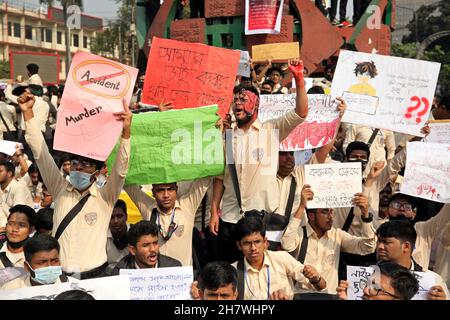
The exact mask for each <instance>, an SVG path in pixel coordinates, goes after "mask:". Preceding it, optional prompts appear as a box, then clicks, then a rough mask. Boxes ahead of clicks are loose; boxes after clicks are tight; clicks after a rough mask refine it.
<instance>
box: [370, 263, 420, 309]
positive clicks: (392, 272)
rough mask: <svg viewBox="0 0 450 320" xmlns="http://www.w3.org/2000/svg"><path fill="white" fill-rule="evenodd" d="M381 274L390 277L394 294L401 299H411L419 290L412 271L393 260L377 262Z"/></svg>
mask: <svg viewBox="0 0 450 320" xmlns="http://www.w3.org/2000/svg"><path fill="white" fill-rule="evenodd" d="M377 266H378V267H379V268H380V272H381V274H383V275H385V276H387V277H389V278H390V279H391V281H390V282H391V287H392V288H394V290H395V295H396V296H398V297H399V298H401V299H402V300H411V299H412V297H414V296H415V295H416V293H417V292H418V291H419V281H418V280H417V278H416V277H415V276H414V274H412V272H411V271H410V270H408V269H406V268H405V267H402V266H400V265H398V264H396V263H393V262H389V261H386V262H380V263H378V264H377Z"/></svg>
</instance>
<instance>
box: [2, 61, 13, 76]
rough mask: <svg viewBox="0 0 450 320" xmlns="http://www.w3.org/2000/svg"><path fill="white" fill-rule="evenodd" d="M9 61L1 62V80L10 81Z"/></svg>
mask: <svg viewBox="0 0 450 320" xmlns="http://www.w3.org/2000/svg"><path fill="white" fill-rule="evenodd" d="M10 78H11V75H10V74H9V61H0V79H10Z"/></svg>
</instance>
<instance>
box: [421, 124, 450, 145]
mask: <svg viewBox="0 0 450 320" xmlns="http://www.w3.org/2000/svg"><path fill="white" fill-rule="evenodd" d="M429 126H430V134H429V135H428V136H427V137H426V138H425V139H424V141H425V142H431V143H441V144H450V120H448V121H430V123H429Z"/></svg>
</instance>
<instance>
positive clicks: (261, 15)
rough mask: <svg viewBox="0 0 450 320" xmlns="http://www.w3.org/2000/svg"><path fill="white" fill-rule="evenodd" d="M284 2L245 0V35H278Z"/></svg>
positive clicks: (281, 0)
mask: <svg viewBox="0 0 450 320" xmlns="http://www.w3.org/2000/svg"><path fill="white" fill-rule="evenodd" d="M283 2H284V0H245V34H246V35H250V34H264V33H265V34H279V33H280V29H281V17H282V13H283Z"/></svg>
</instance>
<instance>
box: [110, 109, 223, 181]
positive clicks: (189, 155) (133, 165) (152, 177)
mask: <svg viewBox="0 0 450 320" xmlns="http://www.w3.org/2000/svg"><path fill="white" fill-rule="evenodd" d="M217 110H218V108H217V106H209V107H203V108H195V109H184V110H173V111H165V112H147V113H140V114H136V115H134V116H133V125H132V126H131V159H130V165H129V166H128V173H127V177H126V180H125V185H132V184H137V185H142V184H153V183H171V182H178V181H187V180H195V179H198V178H203V177H209V176H216V175H221V174H223V170H224V154H223V143H222V135H221V132H220V130H219V129H218V128H216V127H215V124H216V122H217V120H218V119H219V117H218V116H217V115H216V112H217ZM117 148H118V146H116V148H115V149H114V151H113V153H112V154H111V156H110V157H109V159H108V167H110V168H111V167H112V164H113V161H114V160H115V154H116V152H117Z"/></svg>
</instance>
